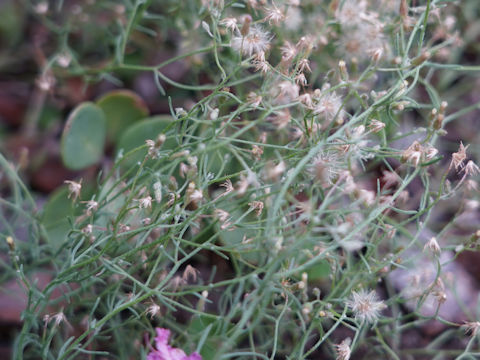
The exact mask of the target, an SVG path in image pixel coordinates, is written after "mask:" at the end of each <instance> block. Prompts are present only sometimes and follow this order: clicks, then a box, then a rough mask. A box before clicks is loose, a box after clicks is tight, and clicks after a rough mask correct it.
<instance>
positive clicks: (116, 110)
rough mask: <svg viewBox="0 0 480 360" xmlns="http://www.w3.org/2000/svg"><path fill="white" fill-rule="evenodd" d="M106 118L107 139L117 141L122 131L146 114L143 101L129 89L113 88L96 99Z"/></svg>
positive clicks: (146, 109) (145, 106) (146, 110)
mask: <svg viewBox="0 0 480 360" xmlns="http://www.w3.org/2000/svg"><path fill="white" fill-rule="evenodd" d="M97 105H98V106H99V107H100V108H101V109H102V110H103V112H104V114H105V118H106V120H107V139H108V140H109V141H114V142H115V141H117V140H118V139H119V138H120V136H121V135H122V133H123V132H124V131H125V130H126V129H127V128H128V127H129V126H130V125H132V124H133V123H135V122H136V121H137V120H140V119H143V118H145V117H146V116H148V113H149V111H148V108H147V105H146V104H145V102H144V101H143V100H142V99H141V98H140V97H139V96H138V95H137V94H135V93H134V92H132V91H129V90H114V91H111V92H109V93H107V94H105V95H104V96H102V97H101V98H100V99H99V100H97Z"/></svg>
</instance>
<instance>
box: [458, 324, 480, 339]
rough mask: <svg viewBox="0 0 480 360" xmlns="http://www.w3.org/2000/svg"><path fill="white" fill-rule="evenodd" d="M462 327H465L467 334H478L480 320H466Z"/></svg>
mask: <svg viewBox="0 0 480 360" xmlns="http://www.w3.org/2000/svg"><path fill="white" fill-rule="evenodd" d="M462 327H463V328H465V333H466V334H470V336H476V335H477V333H478V329H480V322H479V321H471V322H465V324H463V325H462Z"/></svg>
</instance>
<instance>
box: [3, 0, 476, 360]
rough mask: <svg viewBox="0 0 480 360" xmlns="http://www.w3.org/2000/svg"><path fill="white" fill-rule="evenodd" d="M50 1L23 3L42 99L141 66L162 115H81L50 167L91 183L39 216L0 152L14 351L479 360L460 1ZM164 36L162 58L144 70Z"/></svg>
mask: <svg viewBox="0 0 480 360" xmlns="http://www.w3.org/2000/svg"><path fill="white" fill-rule="evenodd" d="M180 3H181V4H180ZM464 3H468V7H470V8H471V9H476V11H478V10H479V8H480V7H479V6H478V5H477V4H476V1H475V0H472V1H464ZM48 5H49V4H48V3H46V2H39V3H36V4H35V5H32V7H31V11H32V14H34V16H35V17H36V18H37V19H38V21H43V22H44V23H45V24H46V26H47V28H48V29H50V31H51V32H52V33H56V34H58V37H59V38H60V39H61V42H60V43H61V45H60V49H49V51H50V52H51V55H49V57H48V60H47V61H46V62H45V64H44V67H43V68H42V72H41V74H40V76H39V77H38V78H37V82H36V84H37V87H38V89H39V91H40V92H41V93H42V94H44V96H47V97H48V96H52V97H54V96H55V94H56V93H55V91H56V90H55V89H56V88H58V87H59V86H61V84H62V82H66V81H68V79H70V78H72V77H81V78H82V79H84V81H85V82H90V83H96V82H98V81H105V80H106V81H109V82H111V83H113V84H115V85H118V86H122V85H123V86H125V84H126V83H128V81H129V80H128V79H129V78H131V76H132V74H146V75H148V76H150V77H151V78H153V83H154V84H155V91H158V95H157V96H158V97H159V98H161V99H163V101H165V100H167V102H166V103H167V104H168V109H169V114H167V115H163V116H160V117H159V116H157V117H150V118H147V114H148V112H149V109H148V106H146V105H145V104H144V103H143V100H142V99H141V98H140V97H139V96H138V95H137V94H135V93H133V92H132V91H127V90H122V91H118V90H116V91H113V92H110V93H108V94H107V95H105V96H104V97H103V98H100V99H99V100H97V101H96V102H95V103H93V102H84V103H81V104H76V105H77V106H76V108H75V109H74V110H72V112H71V113H70V115H69V117H68V121H67V123H66V126H65V128H64V129H63V133H62V139H61V146H60V151H61V156H62V158H63V161H64V163H65V164H66V166H67V167H69V168H70V169H73V170H77V171H81V170H83V169H91V168H92V167H93V168H94V169H95V170H96V171H95V175H94V176H92V175H91V172H90V173H88V172H86V170H85V172H84V173H82V175H79V177H77V178H69V179H65V187H64V188H62V189H61V190H59V191H57V192H56V193H55V194H54V195H52V196H51V197H50V199H49V201H48V203H47V204H46V205H45V206H44V207H43V210H39V207H38V204H37V202H36V201H35V199H34V198H33V196H34V195H32V194H31V191H30V190H29V189H27V186H26V185H24V183H23V182H22V180H21V176H20V175H21V171H22V169H21V167H20V166H19V165H13V163H10V162H8V161H7V160H6V159H5V158H4V157H3V156H2V157H0V164H1V169H2V175H3V176H4V178H5V179H6V181H5V184H6V185H4V186H3V185H2V186H3V189H2V190H3V191H4V192H5V193H6V194H8V198H6V199H4V200H2V202H1V203H0V206H1V209H5V211H2V217H1V219H2V222H3V225H2V231H4V232H5V234H6V235H5V236H3V235H2V237H4V239H5V240H6V241H3V243H2V245H1V246H2V247H3V248H5V249H6V250H8V253H9V255H10V256H9V258H8V259H6V260H2V268H4V269H6V272H5V275H4V276H3V277H4V279H8V278H16V279H18V281H19V282H20V283H21V284H22V286H23V288H24V289H25V292H26V294H27V298H28V302H27V307H26V309H25V311H24V312H23V327H22V329H21V331H20V332H19V334H18V336H17V338H16V341H15V345H14V357H15V358H17V359H20V358H25V359H28V358H32V359H38V358H43V359H83V358H85V359H91V358H98V359H100V358H105V359H107V358H118V359H130V358H145V357H147V356H148V359H151V360H159V359H160V360H164V359H199V358H203V359H229V358H235V359H276V358H286V359H319V358H332V359H333V358H336V359H342V360H346V359H349V358H355V359H360V358H363V357H364V358H372V357H373V358H380V357H382V358H389V359H390V358H391V359H414V358H415V359H416V358H422V356H425V358H434V356H435V358H436V359H450V358H452V357H451V356H458V357H457V358H458V359H460V358H463V359H470V358H473V357H474V356H476V355H478V351H479V349H478V347H479V343H478V339H477V330H478V327H479V322H478V320H479V317H478V315H476V314H477V312H478V306H477V304H476V301H475V300H474V299H472V298H469V296H467V295H466V294H467V293H468V292H467V290H465V289H464V288H463V287H462V284H461V283H459V282H457V281H456V280H455V277H456V276H459V275H458V274H464V273H463V272H461V271H464V270H461V269H460V270H458V267H459V266H458V262H457V258H459V257H460V256H461V255H462V254H463V253H465V252H474V251H476V250H477V247H478V245H479V244H478V240H479V238H480V232H479V231H480V230H478V212H477V210H478V208H479V206H480V203H479V202H478V200H477V199H478V183H477V181H476V179H477V178H478V177H477V175H478V174H479V172H480V169H479V167H478V166H477V164H476V160H475V156H476V155H478V146H476V145H474V144H472V145H464V143H465V144H468V143H469V142H472V141H475V138H474V137H470V138H467V139H465V138H455V135H456V134H457V135H458V132H456V130H455V128H456V127H460V126H461V125H460V122H461V121H462V119H463V118H464V117H465V116H468V114H470V113H471V112H472V111H474V110H475V109H477V108H478V104H479V101H480V100H479V99H477V100H475V101H471V102H470V103H468V101H467V104H462V101H464V100H459V98H462V97H463V96H464V95H465V93H466V92H468V91H469V90H468V89H471V88H472V85H471V84H470V85H469V82H468V79H466V77H468V76H470V74H476V73H477V72H478V70H480V67H478V66H474V65H468V64H461V61H462V58H461V55H462V53H463V52H464V51H465V48H466V46H467V45H466V44H468V42H467V40H465V38H464V33H463V31H464V24H463V23H462V22H461V21H460V20H462V19H463V20H462V21H464V22H465V21H466V22H468V18H467V19H466V20H465V19H464V18H462V16H463V15H461V14H462V4H461V2H460V1H449V0H425V1H415V0H412V1H408V0H331V1H326V0H303V1H300V0H276V1H266V0H245V1H241V0H238V1H228V0H225V1H224V0H202V1H194V0H186V1H183V2H178V1H170V0H164V1H149V0H136V1H123V2H110V1H106V2H99V3H98V4H97V3H95V2H93V1H90V2H89V1H86V2H85V4H83V5H81V6H80V5H78V4H75V5H74V6H72V5H70V4H68V3H67V2H65V3H63V2H59V3H58V4H56V5H53V6H52V4H50V6H48ZM64 12H66V13H68V14H72V16H70V15H69V16H67V17H66V18H63V17H62V14H63V13H64ZM459 19H460V20H459ZM97 20H98V21H100V20H102V21H103V27H99V29H97V26H94V25H89V24H94V23H95V22H96V21H97ZM102 32H103V33H106V34H107V35H105V34H103V35H104V37H103V38H102V39H107V40H108V41H107V40H104V41H95V40H96V39H98V38H101V34H99V33H102ZM79 35H82V36H84V42H83V45H82V46H80V45H79V43H81V41H80V40H79V39H78V38H76V37H78V36H79ZM159 41H160V42H161V46H162V48H161V49H163V47H164V48H168V47H170V48H171V49H170V53H174V55H172V56H171V57H170V58H168V59H166V60H161V61H156V60H154V61H153V65H152V61H151V59H150V58H149V59H150V62H147V61H143V59H144V58H146V57H153V58H155V56H152V54H155V52H156V51H161V49H160V50H159V48H158V42H159ZM155 42H157V45H156V46H157V48H155V49H154V50H152V48H150V47H149V46H148V45H149V44H153V43H155ZM93 44H94V45H93ZM93 48H95V49H96V50H95V52H93V50H92V49H93ZM172 65H174V66H177V69H178V68H179V67H181V66H186V67H187V70H185V73H184V74H183V76H181V77H179V78H173V76H174V72H171V71H168V67H169V66H172ZM462 74H463V75H462ZM465 74H468V76H466V77H465V76H464V75H465ZM465 89H467V90H466V91H465ZM89 100H91V99H89ZM129 104H130V105H129ZM139 104H140V105H139ZM117 107H118V108H117ZM119 109H120V110H119ZM124 113H128V114H134V115H131V118H128V119H127V120H126V122H125V123H122V121H123V120H122V121H120V120H121V119H124V118H125V116H123V115H122V114H124ZM128 116H130V115H128ZM128 116H127V117H128ZM452 124H455V125H452ZM452 133H453V135H452ZM460 133H462V132H460ZM465 134H466V135H467V136H468V133H465ZM477 140H478V137H477ZM462 141H463V142H462ZM105 149H106V150H105ZM19 174H20V175H19ZM59 211H60V212H62V213H63V216H66V217H65V218H64V219H63V220H61V221H59V220H58V219H59V218H62V217H63V216H61V215H60V214H59ZM465 218H467V219H476V221H477V222H476V223H475V222H473V225H472V223H470V224H469V225H465ZM52 219H53V220H52ZM474 221H475V220H474ZM475 224H477V225H475ZM18 229H23V230H22V231H23V233H26V235H25V234H24V236H25V240H23V241H22V240H20V239H19V237H20V236H19V232H18ZM38 269H42V270H43V271H46V272H48V274H49V275H50V277H51V278H50V281H49V282H48V285H47V286H46V287H43V288H42V287H40V286H38V285H37V284H36V282H35V279H34V278H32V276H31V274H32V272H33V271H36V270H38ZM472 286H473V285H472ZM432 324H436V325H435V326H437V328H438V329H440V330H437V332H436V333H435V335H428V336H427V335H425V337H426V338H427V341H428V342H429V344H430V345H428V346H424V344H423V343H415V342H414V341H413V346H412V345H411V344H412V340H411V338H412V336H413V337H415V336H416V335H415V334H424V333H423V331H424V329H425V327H430V326H433V325H432ZM155 328H157V329H155ZM465 329H467V330H468V334H465ZM412 334H413V335H412ZM170 335H172V339H169V337H170ZM155 336H157V337H156V340H155V343H156V345H155V346H154V345H153V339H154V338H155ZM418 336H419V337H420V335H418ZM422 336H423V335H422ZM169 340H170V343H171V344H172V345H168V343H169ZM186 353H188V354H191V355H189V356H187V355H186Z"/></svg>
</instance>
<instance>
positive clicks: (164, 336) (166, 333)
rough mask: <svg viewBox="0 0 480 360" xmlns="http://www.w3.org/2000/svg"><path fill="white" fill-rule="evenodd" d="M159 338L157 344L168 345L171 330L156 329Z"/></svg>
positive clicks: (156, 338) (156, 340)
mask: <svg viewBox="0 0 480 360" xmlns="http://www.w3.org/2000/svg"><path fill="white" fill-rule="evenodd" d="M156 330H157V336H156V337H155V342H156V344H157V346H158V344H165V345H166V344H168V338H169V337H170V330H168V329H163V328H156Z"/></svg>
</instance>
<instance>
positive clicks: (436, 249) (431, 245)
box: [423, 237, 442, 255]
mask: <svg viewBox="0 0 480 360" xmlns="http://www.w3.org/2000/svg"><path fill="white" fill-rule="evenodd" d="M427 249H428V250H430V251H431V252H432V253H434V254H435V255H439V254H440V252H441V251H442V249H441V248H440V245H438V242H437V239H436V238H435V237H431V238H430V240H428V241H427V243H426V244H425V246H424V247H423V251H425V250H427Z"/></svg>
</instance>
